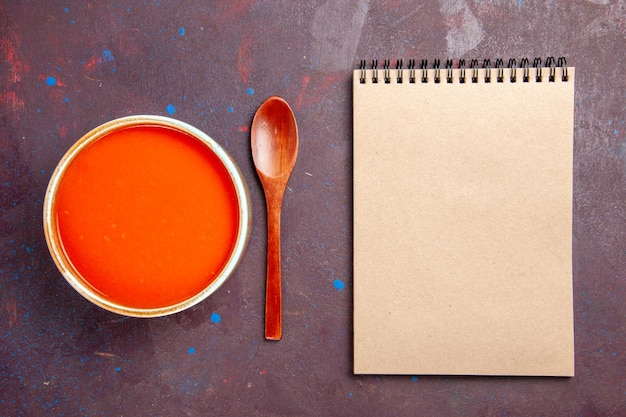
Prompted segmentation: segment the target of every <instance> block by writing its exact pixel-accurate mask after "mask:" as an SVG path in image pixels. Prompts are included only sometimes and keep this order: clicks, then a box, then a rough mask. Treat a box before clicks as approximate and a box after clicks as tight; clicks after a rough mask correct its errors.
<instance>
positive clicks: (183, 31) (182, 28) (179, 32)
mask: <svg viewBox="0 0 626 417" xmlns="http://www.w3.org/2000/svg"><path fill="white" fill-rule="evenodd" d="M178 34H179V35H180V36H185V28H184V27H182V26H181V27H180V28H178Z"/></svg>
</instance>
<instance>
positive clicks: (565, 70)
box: [557, 56, 569, 82]
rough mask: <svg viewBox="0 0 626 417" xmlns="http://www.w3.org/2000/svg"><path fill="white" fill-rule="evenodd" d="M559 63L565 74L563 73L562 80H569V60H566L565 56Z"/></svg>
mask: <svg viewBox="0 0 626 417" xmlns="http://www.w3.org/2000/svg"><path fill="white" fill-rule="evenodd" d="M557 65H558V66H559V67H561V73H562V74H563V75H561V81H565V82H567V81H569V75H568V74H567V61H566V60H565V57H563V56H562V57H560V58H559V61H558V62H557Z"/></svg>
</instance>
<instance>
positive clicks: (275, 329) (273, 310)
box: [265, 198, 283, 340]
mask: <svg viewBox="0 0 626 417" xmlns="http://www.w3.org/2000/svg"><path fill="white" fill-rule="evenodd" d="M281 206H282V198H280V199H277V200H273V199H271V198H268V199H267V282H266V287H265V338H266V339H269V340H280V339H281V337H282V336H283V314H282V288H281V287H282V285H281V271H280V212H281Z"/></svg>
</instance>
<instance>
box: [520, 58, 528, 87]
mask: <svg viewBox="0 0 626 417" xmlns="http://www.w3.org/2000/svg"><path fill="white" fill-rule="evenodd" d="M519 65H520V67H522V71H523V72H522V82H525V83H527V82H528V79H529V69H528V58H522V60H521V61H520V63H519Z"/></svg>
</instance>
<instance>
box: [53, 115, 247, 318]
mask: <svg viewBox="0 0 626 417" xmlns="http://www.w3.org/2000/svg"><path fill="white" fill-rule="evenodd" d="M55 212H56V213H55V214H56V216H57V221H58V233H59V237H60V241H61V243H62V245H63V249H64V251H65V254H66V256H67V257H68V258H69V260H70V261H71V263H72V265H73V266H74V268H75V269H76V270H77V272H78V273H79V274H80V276H81V277H82V279H83V280H84V281H85V282H86V283H87V284H88V285H90V286H91V287H92V288H93V289H94V290H96V291H97V292H98V293H100V294H101V295H102V296H103V297H105V298H107V299H109V300H111V301H113V302H116V303H118V304H121V305H124V306H127V307H133V308H158V307H167V306H171V305H173V304H176V303H178V302H181V301H184V300H185V299H188V298H189V297H191V296H193V295H195V294H197V293H198V292H200V291H201V290H202V289H203V288H205V287H206V286H207V285H209V284H210V283H211V282H212V281H213V280H214V279H215V278H216V275H217V274H218V273H219V272H220V270H221V269H222V268H223V267H224V265H225V263H226V262H227V260H228V258H229V256H230V255H231V253H232V251H233V247H234V243H235V239H236V236H237V232H238V225H239V208H238V200H237V194H236V191H235V187H234V184H233V181H232V179H231V177H230V175H229V174H228V171H227V170H226V168H225V167H224V165H223V164H222V162H221V161H220V160H219V158H218V157H217V156H216V155H215V154H214V153H213V151H212V150H210V149H209V148H208V147H207V146H206V145H205V144H204V143H202V142H200V141H199V140H198V139H196V138H194V137H192V136H191V135H188V134H186V133H183V132H180V131H177V130H174V129H170V128H167V127H160V126H149V125H146V126H136V127H128V128H123V129H120V130H117V131H114V132H112V133H109V134H107V135H106V136H104V137H102V138H100V139H98V140H97V141H95V142H94V143H92V144H90V145H89V146H88V147H86V148H85V149H83V150H82V151H81V152H80V153H79V154H78V155H76V157H75V159H74V160H73V161H72V162H71V163H70V165H69V166H68V167H67V170H66V172H65V175H64V176H63V177H62V178H61V181H60V184H59V188H58V193H57V196H56V205H55Z"/></svg>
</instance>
